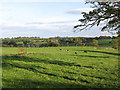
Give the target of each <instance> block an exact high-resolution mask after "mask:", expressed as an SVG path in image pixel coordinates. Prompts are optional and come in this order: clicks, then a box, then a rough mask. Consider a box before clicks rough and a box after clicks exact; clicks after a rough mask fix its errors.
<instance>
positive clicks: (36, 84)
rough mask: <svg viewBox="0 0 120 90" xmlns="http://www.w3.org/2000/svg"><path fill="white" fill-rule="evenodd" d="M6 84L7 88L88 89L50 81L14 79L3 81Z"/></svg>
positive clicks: (72, 84) (77, 85)
mask: <svg viewBox="0 0 120 90" xmlns="http://www.w3.org/2000/svg"><path fill="white" fill-rule="evenodd" d="M3 81H4V82H6V83H8V84H7V85H6V87H7V86H8V88H89V86H84V85H80V84H75V83H64V82H63V83H60V82H55V81H52V80H34V81H33V80H30V79H14V80H12V82H11V81H10V80H7V79H3Z"/></svg>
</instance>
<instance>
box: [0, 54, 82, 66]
mask: <svg viewBox="0 0 120 90" xmlns="http://www.w3.org/2000/svg"><path fill="white" fill-rule="evenodd" d="M2 59H3V61H4V60H5V61H6V60H18V61H24V62H43V63H45V64H57V65H62V66H63V65H66V66H78V67H81V65H76V64H75V63H69V62H64V61H55V60H54V61H53V60H47V59H39V58H29V57H27V56H18V55H13V56H2Z"/></svg>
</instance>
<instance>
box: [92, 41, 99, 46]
mask: <svg viewBox="0 0 120 90" xmlns="http://www.w3.org/2000/svg"><path fill="white" fill-rule="evenodd" d="M93 44H94V46H96V47H98V40H95V39H93Z"/></svg>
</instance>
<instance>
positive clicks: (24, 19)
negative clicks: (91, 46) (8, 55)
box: [0, 0, 111, 38]
mask: <svg viewBox="0 0 120 90" xmlns="http://www.w3.org/2000/svg"><path fill="white" fill-rule="evenodd" d="M90 10H93V8H91V7H90V5H88V4H85V1H84V0H83V1H80V2H79V0H66V1H65V0H61V1H60V0H59V1H58V0H44V1H42V0H1V1H0V20H1V22H0V28H1V29H0V32H1V33H0V38H7V37H9V38H10V37H41V38H48V37H57V36H59V37H96V36H111V34H110V33H108V32H101V31H100V30H101V27H93V28H91V29H89V30H84V31H81V32H73V31H74V29H73V27H74V26H75V25H78V24H79V22H78V20H79V19H81V18H83V17H82V14H81V12H89V11H90Z"/></svg>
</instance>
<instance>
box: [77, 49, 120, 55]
mask: <svg viewBox="0 0 120 90" xmlns="http://www.w3.org/2000/svg"><path fill="white" fill-rule="evenodd" d="M78 51H87V52H97V53H104V54H111V55H120V54H119V53H111V52H104V51H94V50H78Z"/></svg>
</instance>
